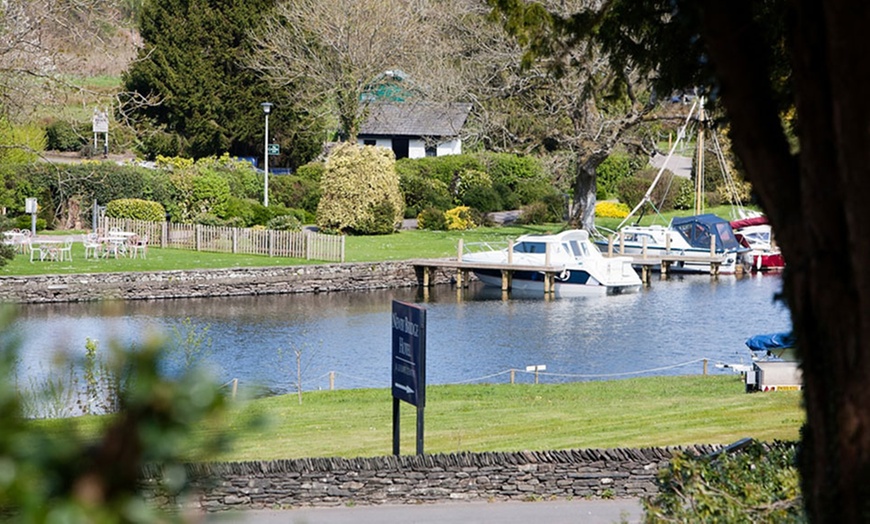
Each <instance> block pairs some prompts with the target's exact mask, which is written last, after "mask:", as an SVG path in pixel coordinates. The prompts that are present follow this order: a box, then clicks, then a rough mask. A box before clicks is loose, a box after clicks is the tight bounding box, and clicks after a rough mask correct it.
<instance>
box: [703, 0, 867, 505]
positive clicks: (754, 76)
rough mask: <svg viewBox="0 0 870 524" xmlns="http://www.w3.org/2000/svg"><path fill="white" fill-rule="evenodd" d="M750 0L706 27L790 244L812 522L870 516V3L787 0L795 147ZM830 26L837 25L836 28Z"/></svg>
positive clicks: (721, 5)
mask: <svg viewBox="0 0 870 524" xmlns="http://www.w3.org/2000/svg"><path fill="white" fill-rule="evenodd" d="M750 4H752V2H751V0H736V1H732V2H719V1H718V0H708V1H707V2H705V13H704V24H703V27H702V32H703V33H704V37H705V40H706V41H707V43H708V46H709V50H710V57H711V60H712V62H713V64H714V65H715V67H716V74H717V77H719V79H720V81H721V87H722V100H723V103H724V104H725V107H726V109H727V111H728V114H729V117H730V120H731V130H732V133H731V135H732V139H733V144H734V149H735V151H736V152H737V153H738V155H739V156H740V158H741V160H742V161H743V162H744V165H745V166H746V169H747V172H748V174H749V178H750V180H751V181H752V183H753V186H754V188H755V190H756V191H757V192H758V194H759V195H760V198H761V200H762V204H763V207H764V208H765V211H766V212H767V213H768V216H769V219H770V222H771V224H772V225H773V228H774V230H775V231H776V233H777V238H778V241H779V243H780V245H781V247H782V250H783V253H784V255H785V259H786V263H787V269H786V273H785V275H784V284H783V285H784V296H785V299H786V300H787V302H788V306H789V308H790V310H791V314H792V323H793V325H794V330H795V334H796V336H797V340H798V345H799V352H800V355H801V358H802V363H801V367H802V371H803V379H804V403H805V408H806V412H807V426H806V428H805V430H804V433H803V440H802V445H801V452H800V470H801V475H802V483H803V495H804V499H805V504H806V509H807V513H808V515H809V517H810V520H811V521H813V522H866V521H868V519H870V347H868V346H867V343H868V342H870V271H868V267H867V266H868V264H870V219H868V217H867V215H866V208H867V205H868V202H870V126H868V124H867V122H870V99H868V97H867V93H870V55H868V54H867V53H866V46H864V45H863V41H864V33H865V32H866V27H867V26H868V22H870V20H868V18H870V5H867V4H866V2H864V1H859V0H851V1H840V2H830V1H828V2H825V1H823V0H796V1H794V2H792V3H790V4H788V5H789V6H790V7H792V8H793V12H792V13H790V14H792V15H793V16H790V17H787V18H786V20H785V21H784V23H787V24H790V27H789V32H790V34H791V35H792V39H791V40H790V41H789V43H790V44H791V45H792V71H793V74H794V89H795V93H796V97H795V99H796V100H797V114H798V115H799V116H800V131H799V139H800V154H799V156H797V155H794V154H792V153H791V152H790V150H789V145H788V143H787V141H786V139H785V136H784V134H783V132H782V126H781V122H780V120H779V115H778V114H777V112H776V106H775V104H774V103H773V97H772V95H771V93H770V89H769V85H768V81H769V77H768V72H769V69H767V67H766V64H763V63H759V60H760V56H759V55H761V53H754V52H753V49H758V48H759V47H760V46H761V45H763V44H762V43H761V39H760V38H759V28H757V27H755V26H753V24H752V23H747V21H748V20H751V18H752V17H751V14H752V11H751V5H750ZM832 28H835V29H832Z"/></svg>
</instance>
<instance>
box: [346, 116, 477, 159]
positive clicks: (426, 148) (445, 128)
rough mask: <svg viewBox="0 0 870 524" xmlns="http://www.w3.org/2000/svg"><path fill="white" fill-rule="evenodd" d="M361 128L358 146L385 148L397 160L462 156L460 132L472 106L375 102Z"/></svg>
mask: <svg viewBox="0 0 870 524" xmlns="http://www.w3.org/2000/svg"><path fill="white" fill-rule="evenodd" d="M368 110H369V115H368V118H366V120H365V122H363V124H362V126H360V131H359V134H358V136H357V143H358V144H360V145H366V146H380V147H388V148H390V149H392V150H393V153H395V155H396V159H397V160H398V159H401V158H422V157H426V156H445V155H458V154H460V153H462V139H461V138H460V131H461V130H462V126H464V125H465V120H466V119H467V118H468V113H469V111H471V104H466V103H452V104H437V103H431V102H403V103H374V104H371V105H369V106H368Z"/></svg>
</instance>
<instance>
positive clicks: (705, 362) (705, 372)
mask: <svg viewBox="0 0 870 524" xmlns="http://www.w3.org/2000/svg"><path fill="white" fill-rule="evenodd" d="M704 376H705V377H706V376H707V359H706V358H705V359H704Z"/></svg>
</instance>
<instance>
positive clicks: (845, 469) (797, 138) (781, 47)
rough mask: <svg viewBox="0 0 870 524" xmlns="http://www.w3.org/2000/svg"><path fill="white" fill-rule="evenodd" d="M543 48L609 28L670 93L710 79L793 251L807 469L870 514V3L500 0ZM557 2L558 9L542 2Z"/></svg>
mask: <svg viewBox="0 0 870 524" xmlns="http://www.w3.org/2000/svg"><path fill="white" fill-rule="evenodd" d="M490 1H491V4H492V5H494V6H496V7H497V9H498V10H499V11H500V12H501V13H503V14H504V15H505V16H506V18H507V22H506V25H507V26H508V27H510V28H512V30H514V31H515V32H516V33H517V34H518V35H520V36H521V37H522V38H524V39H525V41H526V42H528V44H529V45H528V46H527V50H528V51H529V56H530V57H532V58H533V57H535V56H552V55H554V54H555V55H559V54H562V49H563V47H571V46H572V45H574V44H575V43H577V42H585V41H590V40H591V41H594V42H597V43H598V44H599V45H601V46H602V48H603V49H605V50H606V51H607V52H608V59H609V61H610V63H611V67H613V68H619V67H625V66H632V65H634V66H639V67H641V68H642V69H643V70H644V71H647V72H648V73H649V74H650V75H652V76H653V77H654V78H655V80H656V85H657V86H658V88H659V90H660V92H664V93H667V92H668V90H670V89H691V88H695V87H697V88H699V89H700V90H701V92H702V93H706V94H708V95H709V97H710V100H711V101H712V102H713V103H715V104H718V105H719V107H721V108H722V109H723V110H724V115H725V118H726V119H727V122H728V126H729V127H728V128H729V131H730V137H731V139H732V144H733V148H734V151H735V152H736V153H737V155H738V157H739V158H740V160H741V162H742V164H743V166H744V167H745V169H746V172H747V176H748V178H749V180H750V181H751V182H752V184H753V187H754V188H755V191H756V192H757V193H758V196H759V198H760V200H761V204H762V206H763V208H764V210H765V211H766V213H767V215H768V217H769V219H770V222H771V224H772V225H773V228H774V230H775V231H776V235H777V239H778V243H779V244H780V246H781V248H782V251H783V254H784V255H785V259H786V263H787V268H786V272H785V275H784V285H783V295H784V298H785V300H786V302H787V304H788V306H789V309H790V311H791V314H792V321H793V327H794V333H795V335H796V338H797V341H798V349H799V353H800V355H801V358H802V370H803V378H804V386H805V388H804V392H805V393H804V399H805V405H806V410H807V426H806V428H805V431H804V433H803V441H802V443H801V452H800V453H799V457H800V469H801V474H802V475H801V478H802V485H803V496H804V500H805V503H806V509H807V512H808V515H809V517H810V518H811V520H812V521H816V522H863V521H866V518H867V515H870V390H868V388H867V381H868V378H870V351H868V344H870V305H868V304H870V276H868V272H867V270H866V267H867V265H868V264H870V235H868V233H870V220H867V217H866V216H865V215H864V211H865V209H866V206H867V202H868V197H870V162H868V158H867V154H868V153H867V152H868V151H870V126H868V125H867V122H868V121H870V99H868V97H867V92H868V88H870V57H868V56H867V53H866V52H865V45H864V40H865V37H864V32H865V31H866V28H867V26H868V22H870V5H868V4H867V3H866V2H863V1H859V0H841V1H833V2H832V1H823V0H805V1H801V2H789V1H786V0H769V1H765V2H753V1H751V0H735V1H732V2H720V1H717V0H701V1H689V0H677V1H674V0H653V1H648V2H632V1H630V0H618V1H614V2H606V3H603V4H595V5H594V6H589V7H595V9H591V8H590V9H585V10H578V11H577V12H575V13H572V14H570V15H568V16H561V15H559V14H558V13H552V12H546V9H544V8H543V7H542V6H540V5H536V6H533V7H532V6H531V4H527V3H525V2H522V1H521V0H490ZM542 13H546V14H542Z"/></svg>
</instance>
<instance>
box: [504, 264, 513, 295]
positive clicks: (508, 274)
mask: <svg viewBox="0 0 870 524" xmlns="http://www.w3.org/2000/svg"><path fill="white" fill-rule="evenodd" d="M512 280H513V272H512V271H511V270H510V269H502V270H501V290H502V291H509V290H510V288H511V281H512Z"/></svg>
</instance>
